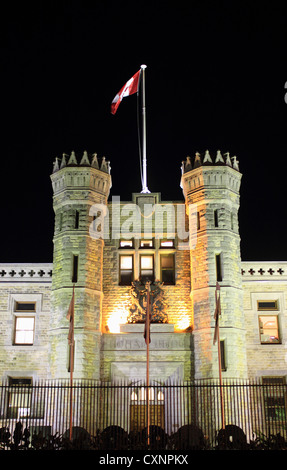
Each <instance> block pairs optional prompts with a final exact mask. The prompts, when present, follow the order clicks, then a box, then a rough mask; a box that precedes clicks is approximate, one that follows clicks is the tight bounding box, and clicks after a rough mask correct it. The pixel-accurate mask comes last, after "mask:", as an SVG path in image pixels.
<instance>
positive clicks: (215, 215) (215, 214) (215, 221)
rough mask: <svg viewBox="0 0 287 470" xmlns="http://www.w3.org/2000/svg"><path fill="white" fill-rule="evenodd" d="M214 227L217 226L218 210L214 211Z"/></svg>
mask: <svg viewBox="0 0 287 470" xmlns="http://www.w3.org/2000/svg"><path fill="white" fill-rule="evenodd" d="M214 227H218V210H217V209H216V210H215V211H214Z"/></svg>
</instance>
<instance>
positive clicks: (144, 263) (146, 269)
mask: <svg viewBox="0 0 287 470" xmlns="http://www.w3.org/2000/svg"><path fill="white" fill-rule="evenodd" d="M140 277H141V279H142V281H143V282H146V281H153V280H154V272H153V255H141V257H140Z"/></svg>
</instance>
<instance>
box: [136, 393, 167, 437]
mask: <svg viewBox="0 0 287 470" xmlns="http://www.w3.org/2000/svg"><path fill="white" fill-rule="evenodd" d="M149 414H150V426H158V427H160V428H162V429H164V421H165V420H164V393H163V392H162V390H160V389H159V388H154V387H149ZM146 427H147V387H139V388H135V389H134V390H133V391H132V394H131V405H130V430H131V431H135V432H139V431H142V430H143V429H144V428H146Z"/></svg>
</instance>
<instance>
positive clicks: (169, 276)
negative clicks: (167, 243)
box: [160, 253, 175, 285]
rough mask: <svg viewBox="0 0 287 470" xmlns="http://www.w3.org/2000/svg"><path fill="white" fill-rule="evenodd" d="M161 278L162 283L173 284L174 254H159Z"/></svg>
mask: <svg viewBox="0 0 287 470" xmlns="http://www.w3.org/2000/svg"><path fill="white" fill-rule="evenodd" d="M160 267H161V280H162V282H163V283H164V284H167V285H174V284H175V273H174V254H173V253H171V254H167V255H161V256H160Z"/></svg>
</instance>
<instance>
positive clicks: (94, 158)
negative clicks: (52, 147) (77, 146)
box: [53, 150, 111, 174]
mask: <svg viewBox="0 0 287 470" xmlns="http://www.w3.org/2000/svg"><path fill="white" fill-rule="evenodd" d="M66 166H69V167H75V166H76V167H77V166H80V167H85V166H87V167H92V168H96V169H97V170H100V171H104V172H105V173H108V174H110V172H111V167H110V162H109V161H107V160H106V157H102V159H101V162H100V163H99V161H98V155H97V154H96V153H93V154H92V155H91V156H89V155H88V152H87V151H86V150H85V151H84V153H83V155H82V157H81V159H80V161H79V163H78V160H77V157H76V154H75V152H74V151H72V152H71V155H67V154H66V153H63V155H62V158H61V159H60V158H58V157H56V159H55V162H54V167H53V173H55V172H56V171H59V170H61V169H62V168H65V167H66Z"/></svg>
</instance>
